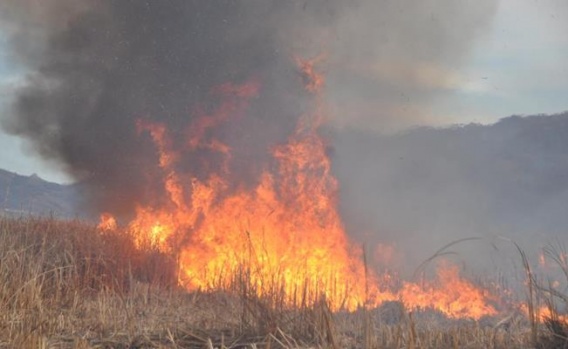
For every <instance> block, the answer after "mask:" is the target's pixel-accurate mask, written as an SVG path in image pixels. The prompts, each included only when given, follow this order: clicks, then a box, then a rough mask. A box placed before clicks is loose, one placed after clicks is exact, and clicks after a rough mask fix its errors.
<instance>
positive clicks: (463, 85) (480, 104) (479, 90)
mask: <svg viewBox="0 0 568 349" xmlns="http://www.w3.org/2000/svg"><path fill="white" fill-rule="evenodd" d="M499 6H500V7H499V11H498V13H497V15H496V17H495V20H494V22H493V25H492V28H491V30H490V31H489V33H487V34H485V35H483V36H481V37H480V38H479V39H478V41H477V42H476V45H475V47H474V49H473V54H472V55H471V57H470V59H469V60H468V62H466V64H465V65H464V66H463V67H462V68H461V69H460V70H459V71H456V72H453V73H452V74H451V75H450V78H449V80H448V81H446V82H445V83H446V84H447V85H448V86H447V92H446V93H445V95H444V96H443V97H442V98H439V99H437V100H436V101H434V102H429V107H428V110H429V111H428V113H429V114H431V116H430V117H427V118H424V120H425V121H424V122H425V123H429V124H432V125H436V126H440V125H448V124H466V123H470V122H478V123H492V122H495V121H497V120H498V119H499V118H502V117H505V116H509V115H512V114H525V115H529V114H539V113H557V112H561V111H564V110H568V1H566V0H540V1H537V0H501V1H500V5H499ZM456 30H459V28H456ZM9 58H10V57H9V52H8V51H7V45H6V42H5V38H2V36H1V35H0V112H2V113H8V112H9V111H8V110H7V108H6V106H7V104H8V101H9V98H10V90H11V89H12V87H13V86H15V85H17V84H18V83H20V82H21V81H22V75H23V74H22V72H21V71H19V70H18V68H17V66H16V65H15V64H14V62H11V61H10V59H9ZM418 107H420V106H418ZM32 154H33V152H32V151H30V149H26V144H25V143H24V142H23V141H21V140H20V139H18V138H16V137H13V136H9V135H7V134H4V133H0V168H3V169H7V170H11V171H15V172H18V173H21V174H26V175H29V174H32V173H38V174H39V175H40V176H41V177H43V178H45V179H48V180H53V181H57V182H65V181H68V179H67V178H66V177H65V176H64V175H63V174H62V173H61V172H60V171H58V170H57V169H56V168H54V167H53V166H49V165H48V164H46V163H45V162H43V161H41V160H40V159H38V158H37V157H34V156H33V155H32Z"/></svg>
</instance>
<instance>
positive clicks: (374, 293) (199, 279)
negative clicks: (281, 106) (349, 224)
mask: <svg viewBox="0 0 568 349" xmlns="http://www.w3.org/2000/svg"><path fill="white" fill-rule="evenodd" d="M320 60H321V58H317V59H315V60H311V61H303V60H299V61H298V65H299V67H300V69H301V73H302V80H303V82H304V85H305V88H306V91H307V92H308V93H311V94H312V95H313V96H314V98H315V99H316V102H317V103H315V107H314V109H313V110H312V111H310V112H309V113H308V114H306V115H304V116H303V117H302V118H301V119H300V121H299V123H298V125H297V127H296V130H295V132H294V133H293V134H292V135H291V136H290V137H289V139H288V141H287V142H285V143H284V144H279V145H275V146H274V148H273V149H271V154H272V158H273V162H272V163H269V164H266V167H265V168H264V171H263V172H262V174H261V175H260V177H259V179H258V181H257V182H256V184H255V185H254V186H252V188H251V186H244V185H239V184H238V183H233V181H232V177H231V173H230V171H229V166H228V164H229V163H230V161H231V153H232V149H231V148H230V147H229V145H227V144H225V143H224V142H222V141H221V140H219V139H216V138H214V137H213V136H212V135H211V134H212V133H211V132H208V131H209V130H212V129H214V128H215V127H218V126H219V125H222V124H223V123H224V122H227V121H228V120H230V119H232V118H239V117H246V113H247V109H248V107H249V103H250V102H251V100H253V99H254V98H258V97H259V93H260V90H261V84H260V82H258V81H256V80H251V81H248V82H245V83H243V84H240V85H237V84H224V85H222V86H220V87H218V88H216V89H214V90H213V91H212V94H214V95H216V96H217V97H219V100H220V103H219V106H218V107H217V108H215V109H213V110H210V111H208V112H204V111H202V110H198V111H197V112H198V113H199V114H200V117H199V118H198V119H197V120H196V121H194V122H192V123H191V124H190V125H188V127H187V130H186V131H185V133H184V134H185V135H186V142H185V144H183V145H179V144H175V145H174V142H172V140H171V138H170V136H169V130H168V129H167V128H166V127H165V125H163V124H160V123H153V122H149V121H139V122H138V124H137V129H138V131H139V132H140V134H141V136H149V137H150V139H151V140H152V141H153V143H154V144H155V148H156V150H157V153H158V164H157V166H159V168H160V170H161V171H162V173H163V178H164V182H163V187H164V191H165V192H166V193H167V200H165V201H164V200H163V199H162V200H160V201H157V202H156V204H155V205H150V206H138V208H137V209H136V216H135V218H134V219H133V220H132V221H131V222H130V223H128V226H127V229H128V230H129V231H130V232H131V233H132V234H133V235H134V237H135V238H134V239H135V243H136V244H137V246H138V247H140V248H145V247H152V248H157V249H159V250H161V251H163V252H165V253H172V254H175V255H176V257H177V260H178V261H179V271H180V273H179V274H180V279H179V282H180V284H181V285H183V286H185V287H186V288H187V289H188V290H204V291H208V290H216V289H235V288H238V287H240V288H242V287H246V288H247V289H249V290H251V291H253V292H255V293H256V294H257V295H259V296H264V295H271V294H279V295H281V296H282V297H284V298H285V299H284V301H285V302H286V303H287V304H290V305H296V304H309V303H310V302H314V301H316V300H317V299H318V297H321V296H322V295H324V296H325V298H326V300H327V301H328V302H329V304H330V306H331V307H332V309H348V310H355V309H356V308H357V307H360V306H377V305H380V304H381V303H382V302H384V301H396V300H400V301H402V302H403V303H404V304H406V305H407V306H408V307H409V308H434V309H439V310H440V311H442V312H444V313H446V314H448V315H450V316H454V317H459V316H469V317H473V318H479V317H481V316H483V315H492V314H494V313H495V310H494V309H493V308H492V307H491V306H488V305H486V304H485V303H484V302H485V295H484V294H483V293H482V292H481V291H479V290H478V289H476V288H475V286H473V285H472V284H470V283H468V282H466V281H464V280H462V279H461V278H460V277H459V275H458V273H457V270H456V269H453V268H446V269H444V270H442V271H441V272H440V273H439V278H440V283H441V285H442V287H419V286H417V285H416V284H410V283H408V284H405V285H404V286H403V287H402V289H400V290H397V291H395V290H389V289H386V286H388V285H390V282H387V281H388V280H387V279H389V278H390V276H387V277H378V276H377V275H373V273H371V272H370V271H368V270H367V267H366V265H365V263H364V262H363V253H362V250H361V248H359V247H358V246H356V245H354V244H352V243H351V242H350V241H349V240H348V239H347V235H346V233H345V228H344V226H343V223H342V220H341V217H340V216H339V213H338V209H337V201H338V189H339V185H338V182H337V180H336V179H335V178H334V176H333V175H332V173H331V163H330V160H329V158H328V156H327V154H326V148H327V144H326V141H325V140H324V139H323V138H322V137H321V136H320V135H319V133H318V130H319V127H320V125H321V124H322V123H323V121H324V119H325V118H324V116H325V112H324V110H323V107H322V105H323V103H322V101H321V99H322V93H321V89H322V87H323V84H324V79H323V76H321V75H320V74H318V73H317V71H316V69H315V66H314V64H315V63H317V62H319V61H320ZM198 151H207V152H208V154H210V155H214V156H216V158H217V159H222V165H221V166H215V165H214V164H211V163H208V162H207V160H206V159H205V160H203V161H204V162H203V163H200V164H198V165H200V166H202V167H203V168H206V169H208V170H209V171H208V173H207V174H206V175H205V176H203V175H200V176H197V175H195V174H192V173H185V172H180V171H179V170H178V169H177V164H178V162H179V161H180V159H183V158H184V156H190V155H194V154H195V153H196V152H198ZM105 219H108V217H107V218H105ZM383 278H384V280H383ZM383 281H384V282H383ZM387 284H388V285H387Z"/></svg>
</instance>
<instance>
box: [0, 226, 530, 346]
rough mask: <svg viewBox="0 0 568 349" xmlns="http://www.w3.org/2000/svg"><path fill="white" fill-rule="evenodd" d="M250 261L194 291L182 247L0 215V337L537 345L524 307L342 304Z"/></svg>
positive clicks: (96, 341) (7, 340) (22, 341)
mask: <svg viewBox="0 0 568 349" xmlns="http://www.w3.org/2000/svg"><path fill="white" fill-rule="evenodd" d="M250 273H251V269H250V266H243V267H242V269H241V272H240V273H237V275H236V276H235V278H234V280H233V283H232V284H231V287H230V288H231V289H230V290H228V291H229V292H221V291H218V292H210V293H204V292H191V293H188V292H186V291H185V290H183V289H180V288H178V287H177V270H176V263H175V258H173V257H171V256H168V255H164V254H162V253H160V252H159V251H156V250H152V249H149V250H143V251H140V250H138V249H136V248H135V246H134V244H133V243H132V239H131V238H130V236H129V235H128V233H126V232H123V231H115V232H101V231H98V230H97V229H96V228H95V227H94V226H92V225H89V224H85V223H82V222H63V221H58V220H55V219H44V218H31V217H30V218H21V219H8V218H0V348H84V349H86V348H132V349H135V348H369V349H370V348H416V349H418V348H466V347H467V348H527V347H529V345H531V330H530V326H529V325H528V322H527V321H526V319H524V318H523V317H519V316H513V315H508V314H506V315H507V316H505V315H504V316H503V318H502V319H501V318H499V319H496V320H495V321H489V320H488V321H486V322H483V321H481V322H475V321H472V320H463V321H461V320H460V321H454V320H448V319H445V318H444V317H443V316H442V315H440V314H420V313H416V314H414V313H412V312H409V311H408V310H406V309H405V308H404V306H403V305H402V304H401V303H399V302H392V303H389V304H385V305H384V306H382V307H380V308H378V309H368V308H364V307H363V308H361V309H360V310H359V311H356V312H354V313H347V312H335V313H334V312H332V311H331V310H330V306H329V304H328V302H327V301H326V298H325V297H324V296H321V295H320V296H317V297H316V296H314V295H313V294H312V295H310V297H311V298H309V300H310V301H309V302H307V301H303V300H302V298H301V297H299V298H298V300H299V301H298V302H297V303H296V304H295V305H294V306H293V307H290V306H289V303H287V302H288V300H286V299H285V297H284V296H283V294H282V291H281V288H279V287H277V286H278V285H277V284H274V285H272V286H271V287H269V288H266V289H263V290H262V292H259V290H257V289H255V287H256V286H251V283H250V282H249V281H250V279H249V278H250ZM266 284H267V285H269V283H266ZM300 291H301V290H299V293H301V292H300ZM259 294H262V296H259ZM314 297H315V298H314ZM303 299H304V300H305V299H306V298H303Z"/></svg>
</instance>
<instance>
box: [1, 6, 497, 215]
mask: <svg viewBox="0 0 568 349" xmlns="http://www.w3.org/2000/svg"><path fill="white" fill-rule="evenodd" d="M496 7H497V1H496V0H481V1H475V2H465V3H464V2H459V3H458V2H455V1H453V0H429V1H414V0H405V1H400V0H396V1H395V0H381V1H378V0H353V1H340V0H310V1H308V0H304V1H292V0H291V1H280V0H272V1H270V0H268V1H267V0H244V1H234V0H219V1H198V0H193V1H191V0H168V1H163V0H147V1H140V0H102V1H87V0H79V1H71V0H48V1H41V2H40V1H32V0H25V1H22V0H2V1H0V13H2V15H0V20H1V22H0V23H1V24H0V25H1V26H2V28H3V30H4V32H5V33H6V35H8V36H9V40H10V42H11V50H12V52H11V54H12V56H13V59H14V61H17V62H19V63H20V64H21V65H23V66H24V68H25V69H26V71H27V78H26V84H25V86H24V87H23V88H21V89H19V90H18V91H16V98H15V102H14V104H13V109H12V113H11V114H10V115H8V116H7V117H6V118H5V119H4V120H3V123H2V124H3V127H4V129H5V130H7V131H9V132H10V133H13V134H16V135H20V136H22V137H25V138H26V139H28V140H29V142H30V143H31V144H32V145H33V147H34V148H35V150H36V151H37V153H38V154H39V155H41V156H42V157H43V158H46V159H49V160H51V161H54V162H57V163H59V164H61V165H62V166H64V168H66V169H67V171H68V173H69V174H70V175H72V176H73V177H74V178H76V179H78V180H80V181H83V182H85V183H87V184H88V185H89V187H90V188H91V190H90V191H89V192H90V193H91V196H92V202H93V204H95V207H97V208H101V207H102V208H104V209H106V210H110V211H114V212H118V213H128V212H130V211H131V209H132V207H133V204H134V203H145V202H146V200H149V197H152V198H154V197H155V195H153V194H155V192H156V191H159V190H160V189H159V187H158V185H157V184H159V183H161V180H160V179H162V178H161V177H162V176H163V173H161V172H160V171H158V170H157V169H155V163H156V157H157V155H156V151H155V147H154V146H153V144H152V142H151V141H150V139H149V137H147V136H141V135H140V134H138V133H137V132H136V127H135V124H136V120H138V119H145V120H150V121H159V122H162V123H165V124H167V125H168V127H169V128H170V129H172V130H176V131H179V132H174V133H173V135H172V137H173V141H174V143H176V144H177V143H181V142H183V140H184V137H185V135H184V132H183V131H182V130H184V128H185V127H186V125H187V124H188V123H189V122H190V121H191V120H192V119H193V118H195V117H196V113H195V110H196V108H198V107H199V108H203V109H205V110H211V109H213V108H214V106H215V105H216V104H218V102H219V101H218V100H217V99H216V98H215V97H214V96H213V97H212V96H211V90H212V89H213V88H215V87H216V86H219V85H220V84H223V83H226V82H232V83H235V84H239V83H243V82H246V81H248V80H249V79H251V78H254V79H258V81H260V83H261V85H262V88H261V93H260V96H259V97H258V98H256V99H254V101H253V103H252V105H251V106H250V110H249V111H248V112H247V117H246V118H242V119H238V120H235V121H231V122H228V123H227V124H224V126H222V127H219V128H218V129H215V130H214V131H211V132H213V133H214V136H215V137H217V138H220V139H222V140H223V141H225V142H226V143H228V144H230V145H231V146H233V148H234V149H235V154H233V155H234V157H233V162H232V164H233V165H232V166H233V168H232V169H231V170H232V171H233V173H234V174H235V178H236V179H237V181H242V182H245V183H246V182H250V181H251V179H252V181H254V178H255V175H256V174H257V172H258V171H259V169H261V168H262V167H263V166H264V165H263V163H264V162H265V160H266V157H267V152H268V149H270V146H272V145H274V144H278V143H280V142H282V141H283V140H284V139H285V138H286V137H287V136H288V135H289V134H290V133H291V132H292V130H293V127H294V125H295V123H296V121H297V118H298V117H299V116H300V115H301V114H302V112H304V111H305V109H306V108H307V107H309V104H310V100H309V97H308V96H306V95H305V93H304V91H303V86H302V83H301V76H300V74H299V73H298V69H297V67H296V64H295V63H294V57H295V56H299V57H313V56H315V55H317V54H320V53H325V54H326V60H325V63H324V64H323V66H322V68H323V69H324V70H325V72H326V74H327V76H328V85H327V96H328V102H329V105H330V110H329V112H330V115H331V116H330V117H331V121H332V124H331V125H346V124H347V125H349V126H353V125H355V126H357V127H368V126H372V127H374V128H383V127H384V128H387V127H388V128H391V127H398V126H401V125H406V124H412V123H415V122H418V121H420V119H421V118H422V116H421V115H420V114H417V115H411V114H409V113H404V112H402V111H401V110H402V109H401V108H400V107H401V105H404V104H405V103H407V101H408V98H411V99H414V100H417V101H430V100H433V99H435V98H437V96H438V95H439V93H440V90H443V89H444V86H445V85H446V84H448V81H450V80H451V76H452V71H453V70H454V69H458V68H459V67H460V66H461V65H462V64H463V63H464V62H466V61H467V57H468V55H469V52H470V50H471V47H472V45H473V44H474V43H475V39H476V38H477V37H478V36H479V35H480V34H481V33H483V32H484V31H485V30H486V29H487V27H488V25H489V24H490V22H491V20H492V17H493V14H494V12H495V10H496ZM401 96H402V97H401ZM199 155H200V156H201V157H202V156H205V157H207V156H211V157H213V155H212V154H199ZM211 161H212V162H213V165H211V166H213V169H215V166H219V164H216V163H215V159H214V157H213V159H212V160H211ZM180 166H182V167H183V169H184V171H185V172H187V173H190V172H191V173H195V174H197V175H199V173H200V171H205V170H210V169H204V166H203V164H202V163H200V161H199V159H198V158H188V159H184V161H183V163H182V164H180ZM153 169H155V170H153ZM148 194H152V195H148Z"/></svg>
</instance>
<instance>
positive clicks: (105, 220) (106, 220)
mask: <svg viewBox="0 0 568 349" xmlns="http://www.w3.org/2000/svg"><path fill="white" fill-rule="evenodd" d="M97 228H98V229H100V230H116V228H117V224H116V219H115V218H114V216H113V215H112V214H110V213H103V214H101V217H100V221H99V225H98V226H97Z"/></svg>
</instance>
